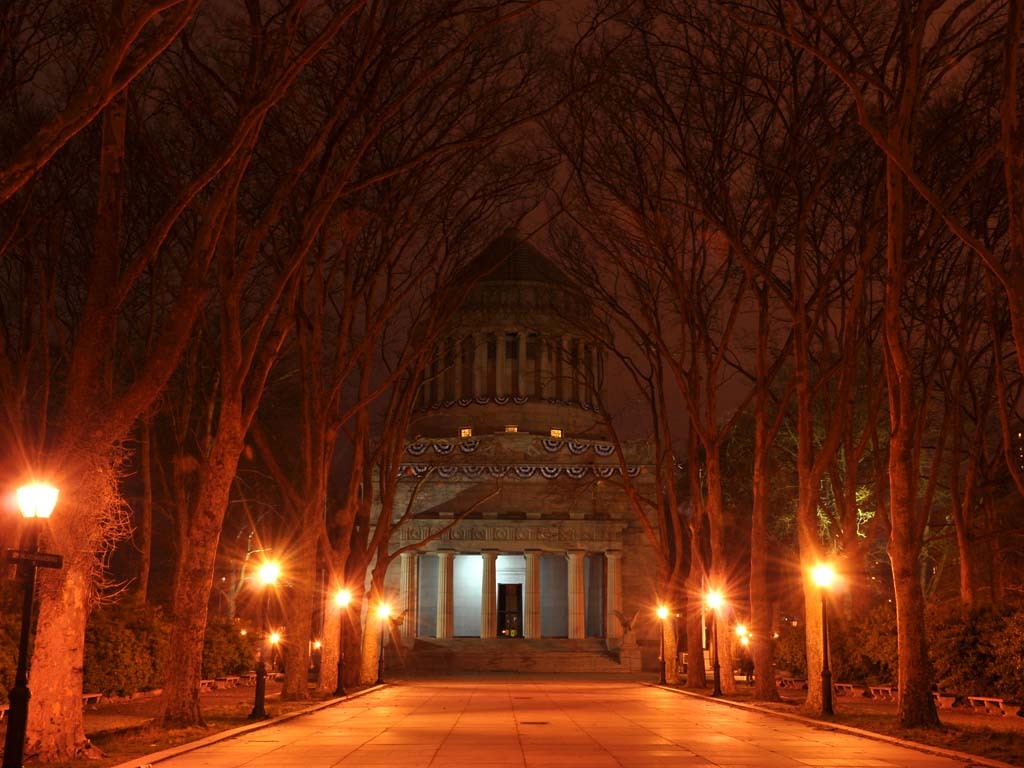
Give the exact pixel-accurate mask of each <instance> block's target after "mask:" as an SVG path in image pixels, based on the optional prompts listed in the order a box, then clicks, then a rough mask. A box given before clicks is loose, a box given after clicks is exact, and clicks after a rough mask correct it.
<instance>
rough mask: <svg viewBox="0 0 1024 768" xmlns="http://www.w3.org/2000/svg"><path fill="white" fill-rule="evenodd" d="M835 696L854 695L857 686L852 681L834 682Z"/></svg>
mask: <svg viewBox="0 0 1024 768" xmlns="http://www.w3.org/2000/svg"><path fill="white" fill-rule="evenodd" d="M835 688H836V696H855V695H856V694H857V688H858V686H856V685H854V684H853V683H836V685H835Z"/></svg>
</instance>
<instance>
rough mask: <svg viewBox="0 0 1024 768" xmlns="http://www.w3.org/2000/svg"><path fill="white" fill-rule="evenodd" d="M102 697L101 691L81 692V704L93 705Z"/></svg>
mask: <svg viewBox="0 0 1024 768" xmlns="http://www.w3.org/2000/svg"><path fill="white" fill-rule="evenodd" d="M102 698H103V694H102V693H83V694H82V704H83V705H84V706H86V707H88V706H89V705H90V704H91V705H92V706H94V707H95V706H96V705H97V704H99V703H100V699H102Z"/></svg>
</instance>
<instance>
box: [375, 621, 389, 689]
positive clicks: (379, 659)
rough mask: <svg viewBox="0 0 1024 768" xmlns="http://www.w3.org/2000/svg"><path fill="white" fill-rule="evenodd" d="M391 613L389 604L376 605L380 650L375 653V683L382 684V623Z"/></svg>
mask: <svg viewBox="0 0 1024 768" xmlns="http://www.w3.org/2000/svg"><path fill="white" fill-rule="evenodd" d="M390 615H391V606H390V605H388V604H387V603H381V604H380V605H378V606H377V617H378V618H379V619H380V652H379V653H378V654H377V685H383V684H384V624H385V623H387V620H388V617H389V616H390Z"/></svg>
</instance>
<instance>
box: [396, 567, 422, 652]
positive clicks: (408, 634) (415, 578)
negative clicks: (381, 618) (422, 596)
mask: <svg viewBox="0 0 1024 768" xmlns="http://www.w3.org/2000/svg"><path fill="white" fill-rule="evenodd" d="M419 560H420V558H419V555H418V554H417V553H416V552H403V553H402V571H401V573H402V582H401V591H400V592H399V601H400V602H399V610H401V611H404V613H405V615H404V617H403V620H402V628H401V636H402V644H403V645H406V646H410V645H412V643H413V641H414V640H415V639H416V630H417V628H418V626H419Z"/></svg>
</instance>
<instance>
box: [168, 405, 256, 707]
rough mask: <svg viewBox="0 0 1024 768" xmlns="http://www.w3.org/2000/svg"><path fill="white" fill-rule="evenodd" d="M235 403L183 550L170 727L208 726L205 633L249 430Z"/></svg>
mask: <svg viewBox="0 0 1024 768" xmlns="http://www.w3.org/2000/svg"><path fill="white" fill-rule="evenodd" d="M230 410H231V404H230V403H224V404H222V413H221V421H222V426H221V429H220V430H219V433H218V435H217V437H216V438H215V441H214V444H213V447H212V449H211V453H210V458H209V460H208V461H207V463H206V465H205V466H204V467H203V469H202V470H201V471H200V473H201V477H200V478H199V481H198V487H197V488H196V503H195V511H194V513H193V515H192V518H191V521H190V525H189V529H188V536H187V540H186V543H185V549H184V551H183V552H181V566H180V569H179V572H178V581H177V583H176V584H175V585H174V596H173V598H172V615H173V619H174V624H173V626H172V628H171V638H170V652H169V654H168V666H167V673H166V675H165V682H164V695H163V715H162V722H163V724H164V725H165V726H180V727H190V726H197V725H198V726H203V725H205V722H204V720H203V716H202V712H201V711H200V708H199V681H200V680H201V679H202V672H203V638H204V637H205V635H206V618H207V610H208V608H209V602H210V592H211V590H212V588H213V571H214V566H215V564H216V560H217V547H218V545H219V543H220V534H221V529H222V528H223V525H224V514H225V512H226V510H227V506H228V501H229V500H230V497H231V484H232V482H233V481H234V478H235V470H236V468H237V465H238V458H239V456H241V453H242V447H243V444H244V441H243V438H244V432H243V430H242V428H241V426H238V425H237V424H238V419H237V418H236V419H235V420H234V424H235V425H236V426H234V427H229V426H228V424H229V423H231V419H232V417H231V416H230V415H229V414H228V413H226V411H230Z"/></svg>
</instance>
